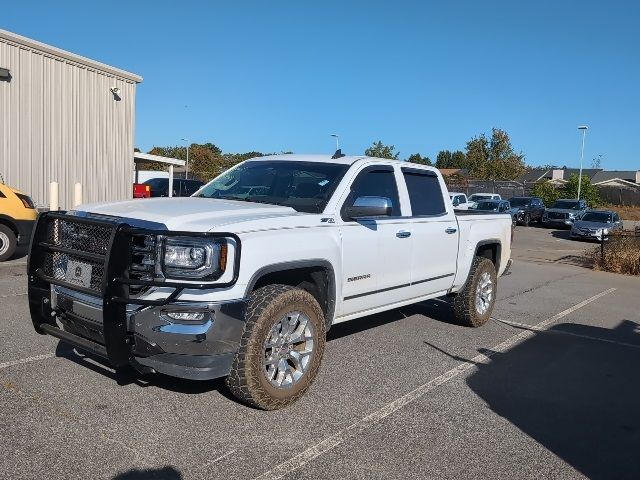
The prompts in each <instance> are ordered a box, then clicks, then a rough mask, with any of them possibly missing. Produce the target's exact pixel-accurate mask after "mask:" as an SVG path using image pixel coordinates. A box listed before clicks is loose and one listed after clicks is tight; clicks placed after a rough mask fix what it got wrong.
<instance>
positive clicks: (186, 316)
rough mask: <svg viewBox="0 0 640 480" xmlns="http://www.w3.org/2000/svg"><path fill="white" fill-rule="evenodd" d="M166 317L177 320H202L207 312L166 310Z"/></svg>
mask: <svg viewBox="0 0 640 480" xmlns="http://www.w3.org/2000/svg"><path fill="white" fill-rule="evenodd" d="M166 315H167V317H169V318H170V319H171V320H177V321H178V322H202V321H203V320H204V318H205V315H208V314H207V312H166Z"/></svg>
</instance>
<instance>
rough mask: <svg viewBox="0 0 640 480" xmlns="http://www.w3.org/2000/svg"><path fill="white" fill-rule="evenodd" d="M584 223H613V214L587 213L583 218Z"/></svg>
mask: <svg viewBox="0 0 640 480" xmlns="http://www.w3.org/2000/svg"><path fill="white" fill-rule="evenodd" d="M581 220H582V221H583V222H598V223H611V214H610V213H606V212H587V213H585V214H584V215H583V216H582V219H581Z"/></svg>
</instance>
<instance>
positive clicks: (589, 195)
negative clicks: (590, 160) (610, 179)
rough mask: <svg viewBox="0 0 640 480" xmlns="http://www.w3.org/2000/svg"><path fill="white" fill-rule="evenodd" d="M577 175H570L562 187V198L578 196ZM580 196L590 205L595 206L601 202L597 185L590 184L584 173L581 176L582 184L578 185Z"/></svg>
mask: <svg viewBox="0 0 640 480" xmlns="http://www.w3.org/2000/svg"><path fill="white" fill-rule="evenodd" d="M578 178H579V176H578V175H575V174H574V175H571V176H570V177H569V180H568V181H567V183H566V184H565V185H564V188H563V189H562V195H563V197H564V198H578ZM580 198H583V199H585V200H586V201H587V205H589V206H590V207H597V206H599V205H601V204H602V199H601V198H600V192H599V191H598V187H596V186H595V185H592V184H591V180H590V179H589V177H587V176H586V175H583V176H582V185H581V186H580Z"/></svg>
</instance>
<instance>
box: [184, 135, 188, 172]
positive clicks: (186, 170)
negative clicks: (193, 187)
mask: <svg viewBox="0 0 640 480" xmlns="http://www.w3.org/2000/svg"><path fill="white" fill-rule="evenodd" d="M184 178H185V180H186V179H188V178H189V144H188V143H187V168H186V169H185V172H184Z"/></svg>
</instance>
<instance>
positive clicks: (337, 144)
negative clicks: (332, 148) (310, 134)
mask: <svg viewBox="0 0 640 480" xmlns="http://www.w3.org/2000/svg"><path fill="white" fill-rule="evenodd" d="M331 136H332V137H334V138H335V139H336V151H338V150H340V135H338V134H337V133H332V134H331Z"/></svg>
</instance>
